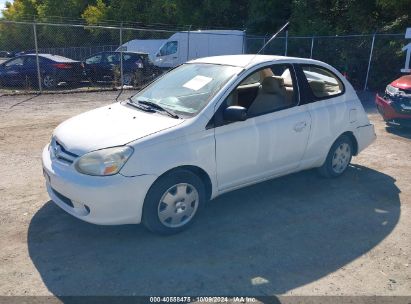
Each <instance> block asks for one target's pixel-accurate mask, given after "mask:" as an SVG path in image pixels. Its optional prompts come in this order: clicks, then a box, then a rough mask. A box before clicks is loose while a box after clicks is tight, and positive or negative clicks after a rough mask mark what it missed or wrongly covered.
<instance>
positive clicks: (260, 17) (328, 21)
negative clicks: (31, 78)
mask: <svg viewBox="0 0 411 304" xmlns="http://www.w3.org/2000/svg"><path fill="white" fill-rule="evenodd" d="M6 7H7V9H6V10H3V18H4V19H6V20H33V19H36V20H38V21H58V22H61V23H64V22H70V23H79V22H85V23H86V24H89V25H96V24H115V25H117V26H118V25H119V24H120V22H123V23H126V24H127V23H130V22H132V23H135V24H136V25H138V26H142V27H144V26H146V25H154V24H156V26H157V27H163V28H167V29H172V30H173V29H175V30H176V31H177V30H182V29H187V28H188V25H191V28H192V29H199V28H202V29H204V28H232V29H246V30H247V33H249V34H254V35H267V34H271V33H274V32H276V31H277V30H278V28H279V27H280V26H281V25H282V24H284V23H285V22H286V21H287V20H290V21H291V25H290V28H289V31H290V32H289V33H290V36H293V35H294V36H295V35H309V36H311V35H316V36H320V35H343V34H353V33H356V34H360V33H367V34H368V33H373V32H379V33H401V32H404V29H405V28H406V27H407V26H411V0H396V1H393V0H253V1H251V0H199V1H192V0H151V1H147V0H65V1H61V0H14V1H13V3H7V4H6ZM37 30H38V38H39V39H38V40H39V47H40V48H41V47H43V48H44V47H58V46H86V45H102V44H114V45H116V44H117V43H118V41H119V35H118V31H116V30H102V29H92V28H86V29H85V28H72V27H53V26H38V28H37ZM32 33H33V29H32V27H30V26H24V25H12V24H7V23H0V48H1V49H3V48H4V49H10V50H21V49H33V35H32ZM150 35H151V36H150ZM168 36H169V33H162V34H161V33H159V32H157V33H156V36H155V37H156V38H167V37H168ZM136 38H139V39H143V38H153V34H152V33H151V34H150V33H149V32H143V31H142V32H138V33H137V32H136V31H133V32H131V31H124V33H123V41H127V40H131V39H136ZM370 41H371V38H370V37H366V38H361V39H354V40H352V41H348V40H338V39H334V40H321V41H320V40H316V44H315V51H314V58H316V59H320V60H324V61H326V62H329V63H331V64H333V65H335V66H336V67H338V68H339V69H340V70H342V71H345V72H347V73H348V75H349V77H351V81H352V82H353V83H354V84H355V85H357V86H361V83H362V81H363V79H364V74H365V73H366V66H367V58H368V53H369V48H370ZM262 43H263V40H262V39H260V40H253V41H250V44H249V46H250V48H249V50H251V51H256V50H258V49H259V48H260V47H261V46H262ZM403 45H404V42H403V41H391V43H390V42H389V41H388V40H387V41H384V40H383V39H382V40H380V41H377V43H376V47H378V49H377V50H376V52H375V54H374V60H375V61H374V63H377V62H378V63H379V64H378V66H377V65H375V64H374V65H373V70H372V71H371V78H370V85H371V86H373V87H379V86H381V83H382V82H383V81H386V78H389V77H394V76H393V74H394V71H398V70H399V69H400V68H401V66H398V65H399V64H400V63H401V62H402V61H403V54H402V52H401V47H402V46H403ZM265 52H266V53H269V54H270V53H277V54H283V53H284V40H283V39H277V40H275V41H273V42H272V43H271V44H270V45H269V46H268V47H267V49H266V50H265ZM309 54H310V40H307V41H304V42H303V41H302V40H299V41H297V40H290V44H289V55H296V56H309ZM358 54H360V55H358ZM384 71H390V72H389V73H385V72H384ZM378 73H380V74H381V75H384V76H383V77H379V78H378V79H382V80H378V79H376V78H377V76H376V75H377V74H378ZM374 75H375V77H376V78H375V79H374Z"/></svg>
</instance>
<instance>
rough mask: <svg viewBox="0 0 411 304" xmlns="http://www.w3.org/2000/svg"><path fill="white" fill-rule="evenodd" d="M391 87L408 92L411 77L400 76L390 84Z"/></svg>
mask: <svg viewBox="0 0 411 304" xmlns="http://www.w3.org/2000/svg"><path fill="white" fill-rule="evenodd" d="M391 85H392V86H394V87H396V88H399V89H403V90H410V89H411V75H405V76H402V77H400V78H398V79H396V80H394V81H393V82H391Z"/></svg>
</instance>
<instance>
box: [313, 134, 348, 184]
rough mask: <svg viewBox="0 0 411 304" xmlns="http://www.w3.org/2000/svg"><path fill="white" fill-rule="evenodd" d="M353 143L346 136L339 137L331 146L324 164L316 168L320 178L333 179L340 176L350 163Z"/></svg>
mask: <svg viewBox="0 0 411 304" xmlns="http://www.w3.org/2000/svg"><path fill="white" fill-rule="evenodd" d="M352 153H353V143H352V140H351V138H349V137H348V136H347V135H341V136H340V137H339V138H338V139H337V140H336V141H335V142H334V144H333V145H332V146H331V148H330V151H329V152H328V155H327V158H326V160H325V162H324V164H323V165H322V166H321V167H320V168H318V172H319V173H320V175H321V176H323V177H326V178H333V177H338V176H341V175H342V174H343V173H344V172H345V171H346V169H347V168H348V165H349V164H350V162H351V158H352Z"/></svg>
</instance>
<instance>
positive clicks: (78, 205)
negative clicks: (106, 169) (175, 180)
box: [42, 145, 156, 225]
mask: <svg viewBox="0 0 411 304" xmlns="http://www.w3.org/2000/svg"><path fill="white" fill-rule="evenodd" d="M42 160H43V170H44V175H45V178H46V187H47V192H48V193H49V196H50V198H51V199H52V200H53V201H54V202H55V203H56V204H57V205H58V206H59V207H61V208H62V209H63V210H65V211H66V212H68V213H69V214H71V215H73V216H75V217H77V218H79V219H81V220H83V221H86V222H90V223H94V224H100V225H119V224H138V223H140V222H141V215H142V208H143V203H144V199H145V196H146V194H147V191H148V189H149V188H150V186H151V185H152V184H153V182H154V181H155V179H156V176H154V175H140V176H134V177H126V176H123V175H121V174H116V175H112V176H89V175H84V174H81V173H79V172H77V171H76V170H75V169H74V166H73V165H72V164H69V163H64V162H62V161H60V160H57V159H54V158H53V159H52V158H51V156H50V153H49V150H48V145H47V146H46V147H45V148H44V150H43V155H42Z"/></svg>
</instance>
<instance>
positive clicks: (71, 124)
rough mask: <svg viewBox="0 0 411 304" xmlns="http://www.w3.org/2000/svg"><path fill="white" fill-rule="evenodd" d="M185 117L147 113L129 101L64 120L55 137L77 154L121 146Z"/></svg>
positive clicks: (177, 122) (176, 123) (169, 125)
mask: <svg viewBox="0 0 411 304" xmlns="http://www.w3.org/2000/svg"><path fill="white" fill-rule="evenodd" d="M183 122H184V120H183V119H174V118H171V117H169V116H166V115H163V114H159V113H153V112H143V111H142V110H138V109H134V108H132V107H131V106H130V105H127V104H126V103H124V102H123V103H115V104H112V105H108V106H104V107H101V108H97V109H94V110H91V111H88V112H85V113H82V114H80V115H77V116H75V117H72V118H70V119H68V120H66V121H64V122H63V123H61V124H60V125H59V126H58V127H57V128H56V130H55V132H54V136H56V138H57V139H58V140H59V141H60V142H61V143H64V147H65V148H66V149H67V150H69V151H72V152H73V153H74V154H77V155H82V154H84V153H87V152H90V151H93V150H99V149H103V148H107V147H114V146H121V145H125V144H127V143H129V142H132V141H135V140H136V139H139V138H141V137H144V136H148V135H150V134H152V133H156V132H158V131H161V130H163V129H167V128H171V127H173V126H176V125H178V124H181V123H183Z"/></svg>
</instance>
